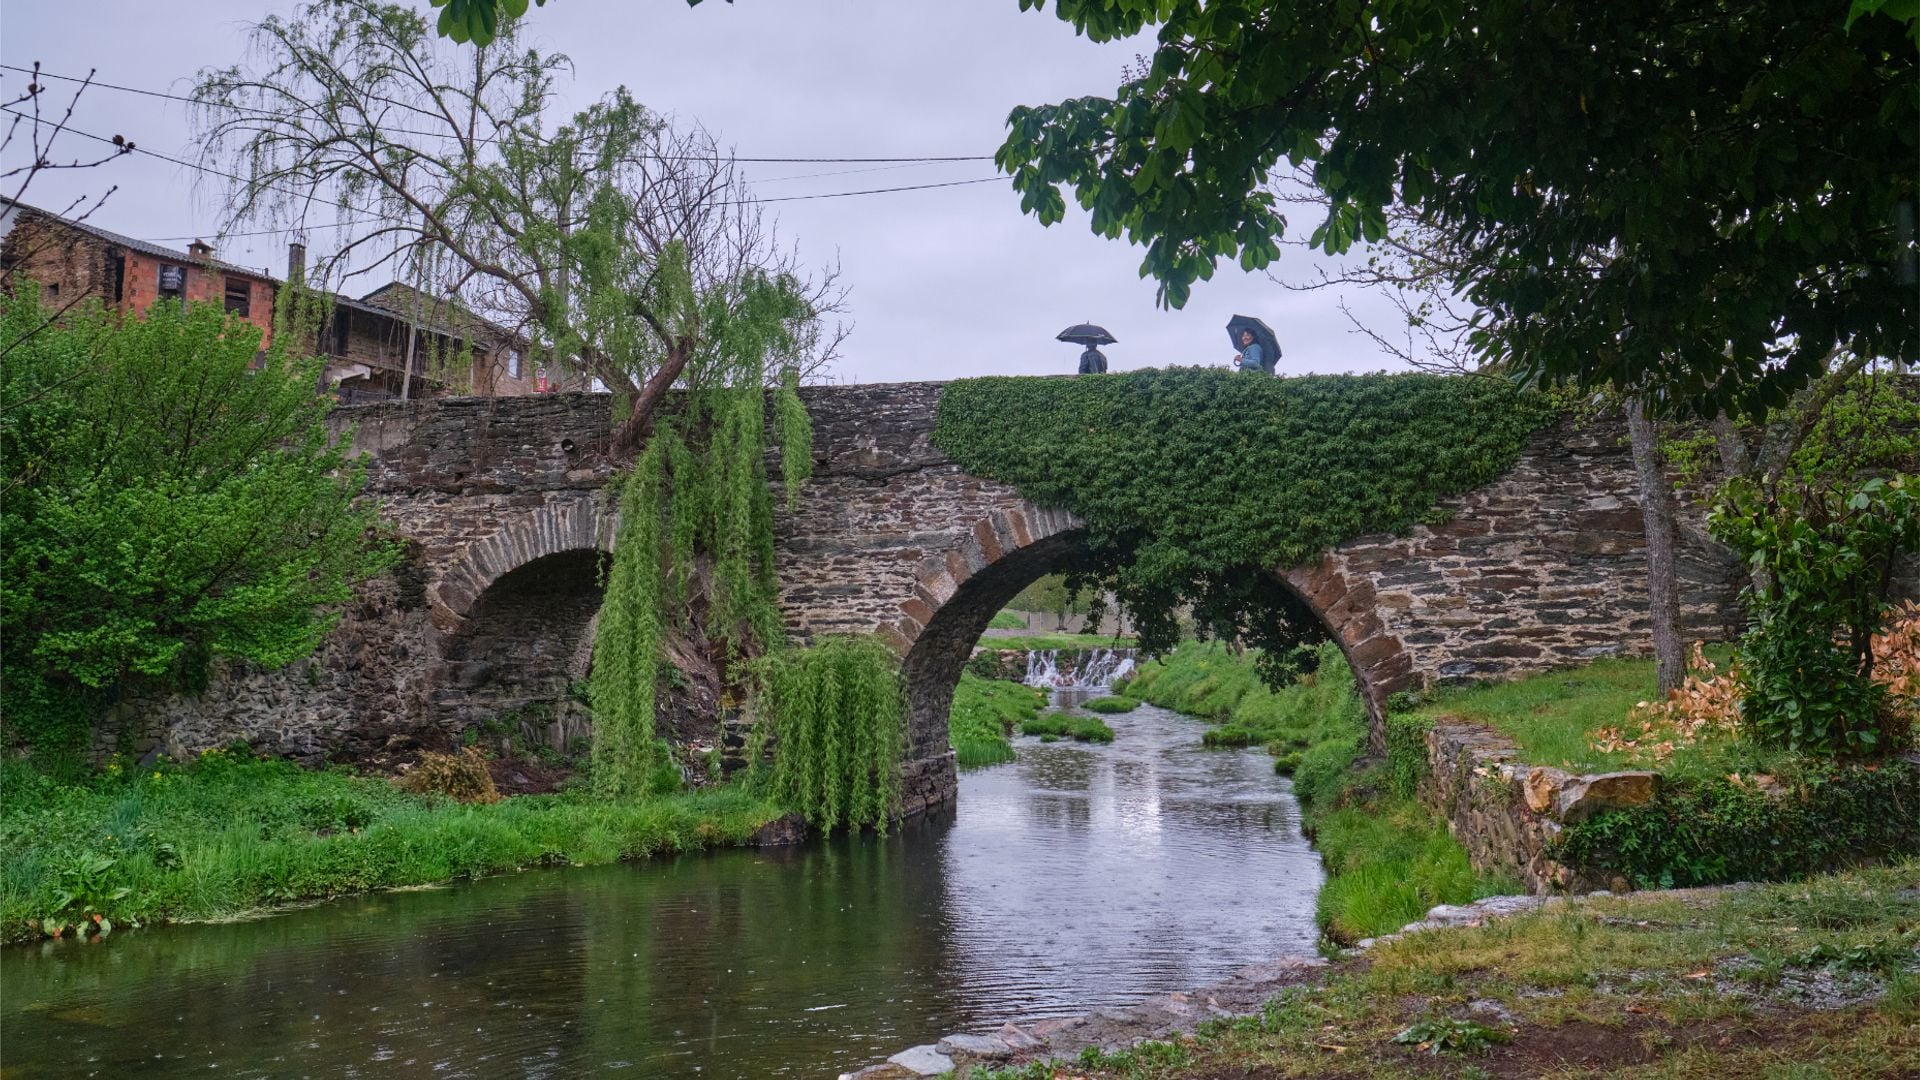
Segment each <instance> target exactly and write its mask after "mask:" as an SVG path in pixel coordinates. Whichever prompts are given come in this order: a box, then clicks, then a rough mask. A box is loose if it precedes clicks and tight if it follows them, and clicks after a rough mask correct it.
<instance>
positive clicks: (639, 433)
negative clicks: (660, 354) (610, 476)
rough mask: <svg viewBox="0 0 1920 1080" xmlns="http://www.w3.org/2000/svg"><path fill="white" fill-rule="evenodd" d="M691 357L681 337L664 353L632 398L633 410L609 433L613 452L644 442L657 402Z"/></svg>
mask: <svg viewBox="0 0 1920 1080" xmlns="http://www.w3.org/2000/svg"><path fill="white" fill-rule="evenodd" d="M692 356H693V343H692V342H690V341H688V340H686V339H685V338H682V339H681V340H679V341H676V342H674V343H673V347H672V348H670V349H668V350H667V358H666V360H664V361H663V362H662V363H661V364H660V370H659V371H656V372H654V373H653V378H651V379H648V380H647V384H646V385H645V386H643V387H641V388H640V393H639V394H638V395H637V396H635V397H634V399H633V411H632V412H630V413H628V414H627V418H626V420H624V421H622V422H621V424H620V426H619V427H618V428H616V429H615V430H614V433H613V452H614V453H615V454H628V453H631V452H632V451H633V450H634V449H635V448H637V447H638V446H639V445H640V444H641V443H642V442H645V441H646V438H647V435H648V434H649V433H650V432H652V431H653V414H654V411H655V410H656V409H658V408H659V407H660V399H661V398H664V397H666V396H667V391H668V390H669V389H670V388H671V387H672V386H673V381H674V380H675V379H678V378H679V377H680V373H681V372H682V371H684V370H686V366H687V361H688V359H690V358H691V357H692Z"/></svg>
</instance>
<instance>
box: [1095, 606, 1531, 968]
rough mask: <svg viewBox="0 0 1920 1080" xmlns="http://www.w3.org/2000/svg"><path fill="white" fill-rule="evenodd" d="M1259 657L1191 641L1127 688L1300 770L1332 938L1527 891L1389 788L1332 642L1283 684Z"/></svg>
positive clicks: (1215, 741) (1212, 737) (1299, 788)
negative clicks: (1367, 756)
mask: <svg viewBox="0 0 1920 1080" xmlns="http://www.w3.org/2000/svg"><path fill="white" fill-rule="evenodd" d="M1255 659H1256V657H1255V655H1254V654H1253V653H1243V654H1240V655H1235V654H1234V653H1233V652H1232V651H1231V650H1229V649H1227V648H1226V647H1225V646H1223V645H1220V644H1219V643H1217V642H1207V643H1198V642H1189V643H1187V644H1183V645H1181V646H1180V647H1179V648H1178V649H1176V650H1174V651H1173V652H1172V653H1170V654H1168V655H1167V656H1165V657H1162V658H1160V659H1158V660H1154V661H1150V662H1148V663H1146V664H1143V665H1141V667H1140V673H1139V675H1137V676H1136V677H1135V678H1134V679H1132V680H1131V681H1129V682H1128V683H1127V684H1126V686H1125V687H1124V689H1125V692H1126V693H1127V694H1128V695H1129V696H1133V697H1139V698H1143V699H1145V700H1147V701H1151V702H1153V703H1154V704H1155V705H1160V706H1163V707H1165V708H1170V709H1175V710H1178V711H1180V712H1184V713H1187V714H1189V715H1193V716H1198V717H1200V718H1202V719H1206V720H1211V721H1213V722H1214V726H1212V727H1209V728H1208V729H1207V730H1206V731H1205V732H1203V733H1202V735H1201V740H1202V741H1203V742H1204V743H1205V744H1206V745H1208V746H1219V747H1230V746H1264V747H1265V748H1266V749H1267V751H1268V752H1269V753H1271V754H1273V755H1274V757H1275V762H1274V765H1275V769H1276V771H1279V772H1291V773H1292V774H1293V789H1294V793H1295V794H1296V795H1298V796H1299V798H1300V802H1301V807H1302V811H1303V814H1304V824H1305V826H1306V828H1307V830H1308V832H1309V833H1311V835H1312V836H1313V838H1314V842H1315V844H1316V846H1318V847H1319V849H1320V852H1321V855H1322V857H1323V859H1324V861H1325V863H1326V868H1327V874H1328V881H1327V884H1326V886H1325V887H1324V888H1322V889H1321V891H1320V898H1319V902H1318V907H1317V911H1316V917H1317V919H1318V921H1319V923H1320V927H1321V929H1322V931H1323V932H1325V933H1326V935H1327V936H1328V937H1329V938H1331V939H1332V940H1334V941H1336V942H1351V941H1354V940H1357V939H1359V938H1365V937H1376V936H1378V935H1380V934H1384V933H1390V932H1392V931H1395V930H1398V929H1399V928H1400V927H1402V926H1405V925H1406V924H1407V923H1410V922H1413V921H1414V920H1416V919H1419V918H1420V917H1421V916H1423V915H1425V914H1426V912H1427V909H1428V908H1430V907H1432V906H1434V905H1435V904H1459V903H1465V902H1467V901H1469V900H1473V899H1476V898H1478V897H1481V896H1488V895H1493V894H1495V893H1500V892H1516V891H1521V890H1520V889H1519V884H1518V883H1517V882H1511V881H1505V880H1499V879H1493V878H1488V877H1485V876H1482V875H1478V874H1476V873H1475V872H1474V871H1473V869H1472V867H1471V866H1469V865H1468V862H1467V853H1466V851H1465V850H1464V849H1462V848H1461V846H1460V844H1459V843H1458V842H1457V841H1455V840H1454V839H1453V837H1452V836H1450V835H1448V833H1447V829H1446V824H1445V823H1444V822H1443V821H1442V820H1441V819H1440V817H1439V816H1438V815H1436V814H1434V813H1433V812H1432V811H1430V810H1428V809H1427V808H1426V807H1425V806H1423V805H1421V804H1420V803H1419V802H1417V801H1415V800H1414V799H1412V798H1411V797H1409V796H1408V795H1407V794H1406V793H1405V792H1400V791H1396V790H1394V789H1393V785H1392V784H1390V783H1388V782H1387V770H1386V769H1385V767H1384V763H1380V762H1370V763H1363V762H1362V761H1361V751H1362V749H1363V747H1364V746H1365V743H1366V712H1365V709H1364V707H1363V706H1362V705H1361V702H1360V698H1359V695H1358V694H1356V693H1355V692H1354V687H1353V672H1352V669H1350V668H1349V667H1348V666H1347V662H1346V658H1345V657H1343V656H1342V655H1341V654H1340V650H1339V648H1338V647H1337V646H1335V645H1333V644H1331V643H1328V644H1324V645H1321V646H1320V647H1319V656H1318V658H1317V659H1318V662H1319V667H1318V669H1317V670H1316V671H1315V672H1314V673H1313V674H1310V675H1306V676H1303V677H1301V679H1300V680H1299V681H1298V682H1295V683H1294V684H1293V685H1291V686H1288V687H1286V688H1284V689H1281V690H1277V691H1276V690H1270V689H1268V688H1267V687H1266V686H1265V685H1264V684H1263V683H1262V682H1261V681H1260V678H1259V676H1258V675H1257V674H1255V672H1254V661H1255ZM1116 689H1120V688H1116Z"/></svg>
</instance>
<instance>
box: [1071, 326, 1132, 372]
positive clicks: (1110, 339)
mask: <svg viewBox="0 0 1920 1080" xmlns="http://www.w3.org/2000/svg"><path fill="white" fill-rule="evenodd" d="M1055 340H1057V341H1071V342H1073V343H1074V344H1076V345H1085V346H1086V347H1087V349H1086V351H1085V352H1083V353H1081V354H1080V374H1082V375H1104V374H1106V371H1107V356H1106V354H1105V353H1103V352H1101V351H1100V349H1099V346H1101V345H1112V344H1114V343H1115V342H1116V341H1117V340H1118V339H1117V338H1115V337H1114V336H1113V335H1112V334H1109V333H1107V331H1106V328H1105V327H1100V326H1095V325H1093V324H1092V323H1079V324H1077V325H1074V326H1069V327H1067V328H1066V329H1065V330H1062V331H1060V334H1059V336H1058V337H1057V338H1055Z"/></svg>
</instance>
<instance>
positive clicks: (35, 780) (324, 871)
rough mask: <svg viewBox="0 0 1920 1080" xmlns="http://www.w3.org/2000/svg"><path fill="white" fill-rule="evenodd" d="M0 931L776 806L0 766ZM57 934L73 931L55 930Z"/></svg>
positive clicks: (425, 874) (639, 835)
mask: <svg viewBox="0 0 1920 1080" xmlns="http://www.w3.org/2000/svg"><path fill="white" fill-rule="evenodd" d="M0 787H3V788H4V790H5V791H6V799H5V803H4V806H0V850H5V851H6V852H7V858H6V859H5V860H4V862H0V940H4V941H7V942H14V941H21V940H29V939H32V938H34V937H38V936H41V933H42V929H43V927H44V928H46V929H48V930H51V929H56V928H58V927H59V926H60V925H61V924H76V925H77V924H81V923H86V922H91V921H92V919H91V916H92V915H93V914H99V915H100V916H102V918H103V919H104V920H105V921H106V922H108V923H120V924H122V925H125V924H128V923H151V922H172V921H202V920H212V919H225V918H233V917H237V916H242V915H246V914H249V913H252V912H256V911H261V910H264V909H267V908H272V907H278V906H283V905H288V904H293V903H298V902H301V901H308V900H319V899H328V898H332V897H336V896H341V895H344V894H348V893H354V892H364V891H368V890H373V889H383V888H394V887H401V886H414V885H430V884H438V883H442V882H447V881H453V880H456V879H460V878H473V877H481V876H485V875H489V874H497V873H502V872H506V871H510V870H517V869H522V868H526V867H532V866H587V865H593V864H596V863H610V862H617V861H620V860H626V859H642V858H648V857H652V856H657V855H666V854H673V853H678V852H685V851H695V850H699V849H703V848H709V847H719V846H730V845H740V844H747V843H750V842H753V841H754V840H755V839H756V837H763V836H766V835H767V831H768V830H769V826H773V825H774V823H775V822H778V821H781V819H782V817H783V814H782V811H781V810H780V809H779V808H778V807H776V806H775V805H773V804H772V803H771V802H768V801H766V800H764V799H761V798H758V797H756V796H753V795H750V794H748V793H746V792H744V791H741V790H739V789H719V790H708V791H699V792H691V793H686V794H678V795H671V796H664V797H660V798H655V799H649V800H646V801H643V802H633V803H612V802H605V801H600V800H595V799H591V798H589V797H587V796H585V795H579V794H558V795H523V796H516V797H512V798H507V799H503V800H501V801H499V802H496V803H491V804H473V805H467V804H462V803H457V802H454V801H452V800H450V799H447V798H445V797H442V796H434V795H415V794H409V793H407V792H404V791H401V790H399V789H398V788H396V787H395V786H394V785H393V784H391V783H390V782H388V781H386V780H384V779H379V778H375V777H368V776H360V775H355V774H352V773H349V772H346V771H342V770H333V769H329V770H318V771H316V770H307V769H302V768H300V767H298V766H296V765H294V764H292V763H291V762H287V761H279V760H273V761H260V760H255V759H253V758H250V757H247V756H245V755H236V754H231V753H227V752H218V751H216V752H211V753H208V754H204V755H202V756H201V757H200V759H199V760H197V761H195V762H192V763H190V764H187V765H173V764H168V763H161V764H158V765H155V766H150V767H145V768H140V769H133V770H128V769H124V768H121V767H117V766H116V767H111V768H109V769H108V770H107V771H106V772H105V773H102V774H99V775H96V776H93V777H90V778H88V779H86V780H83V781H77V782H70V781H62V780H57V779H54V778H52V777H48V776H45V775H43V774H41V773H39V772H37V771H35V770H34V769H33V768H31V767H30V766H29V765H27V764H26V763H24V762H19V761H10V762H6V763H5V764H4V765H0ZM68 932H69V933H72V932H74V931H68Z"/></svg>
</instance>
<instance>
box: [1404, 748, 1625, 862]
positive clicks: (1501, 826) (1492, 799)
mask: <svg viewBox="0 0 1920 1080" xmlns="http://www.w3.org/2000/svg"><path fill="white" fill-rule="evenodd" d="M1516 757H1517V752H1516V750H1515V748H1514V744H1513V741H1512V740H1511V739H1508V738H1507V737H1506V736H1504V735H1501V734H1499V733H1497V732H1495V731H1492V730H1490V729H1488V728H1485V727H1482V726H1480V725H1478V724H1469V723H1464V722H1460V721H1451V720H1443V721H1440V722H1438V723H1436V724H1434V726H1433V728H1432V729H1431V730H1429V731H1428V732H1427V767H1428V773H1427V777H1426V779H1425V780H1424V781H1422V783H1421V791H1420V796H1421V798H1422V800H1423V801H1424V802H1426V804H1427V805H1428V806H1430V807H1432V808H1433V809H1434V810H1435V811H1436V812H1438V813H1439V814H1440V816H1441V817H1443V818H1445V819H1446V822H1447V829H1448V831H1449V832H1451V833H1452V834H1453V836H1454V838H1455V839H1457V840H1459V841H1460V844H1461V846H1462V847H1464V848H1466V849H1467V856H1468V858H1469V859H1470V860H1471V861H1472V863H1473V867H1474V869H1476V870H1480V871H1483V872H1486V873H1493V874H1512V875H1515V876H1517V877H1519V878H1521V879H1522V880H1523V881H1525V882H1526V886H1527V891H1528V892H1530V893H1553V892H1557V893H1588V892H1594V891H1596V890H1599V889H1612V890H1614V891H1617V892H1625V891H1626V885H1625V883H1624V882H1617V881H1611V880H1604V881H1603V880H1600V879H1599V878H1597V877H1594V876H1592V875H1591V874H1590V873H1587V872H1584V871H1583V870H1582V868H1580V867H1572V866H1566V865H1564V864H1561V863H1559V862H1556V861H1554V860H1553V859H1552V858H1551V857H1550V855H1549V849H1550V846H1551V844H1552V842H1553V840H1554V838H1555V837H1557V836H1558V835H1559V834H1560V830H1561V829H1562V828H1563V827H1565V826H1567V825H1573V824H1577V823H1579V822H1581V821H1584V820H1586V819H1587V818H1588V817H1591V816H1592V815H1593V814H1595V813H1597V812H1598V811H1600V810H1605V809H1611V808H1614V807H1627V806H1644V805H1645V804H1647V803H1648V802H1651V801H1652V800H1653V797H1654V795H1655V794H1656V793H1657V792H1658V790H1659V784H1660V777H1659V776H1658V775H1657V774H1655V773H1651V772H1640V771H1628V772H1612V773H1600V774H1594V775H1588V776H1575V775H1573V774H1570V773H1567V772H1563V771H1562V770H1559V769H1553V768H1543V767H1538V766H1530V765H1526V764H1524V763H1520V762H1518V761H1516V760H1515V759H1516Z"/></svg>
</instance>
